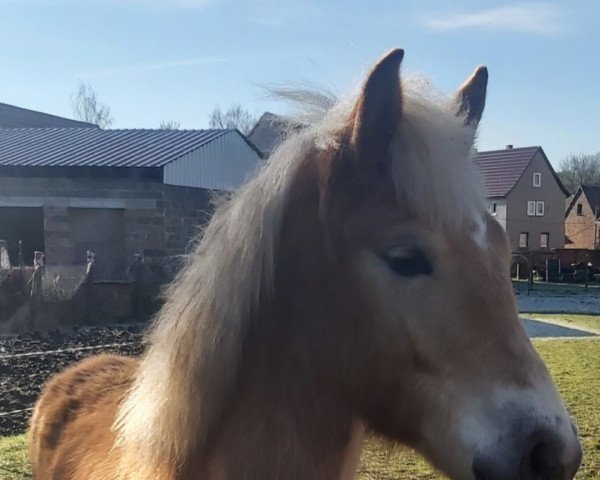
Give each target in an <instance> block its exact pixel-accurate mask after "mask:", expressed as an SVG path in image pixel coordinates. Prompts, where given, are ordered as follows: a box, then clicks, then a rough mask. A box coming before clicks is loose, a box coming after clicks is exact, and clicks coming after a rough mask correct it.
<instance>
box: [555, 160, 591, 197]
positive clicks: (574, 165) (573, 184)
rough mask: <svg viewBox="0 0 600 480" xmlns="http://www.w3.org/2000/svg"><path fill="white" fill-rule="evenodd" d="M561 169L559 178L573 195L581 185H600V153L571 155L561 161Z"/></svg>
mask: <svg viewBox="0 0 600 480" xmlns="http://www.w3.org/2000/svg"><path fill="white" fill-rule="evenodd" d="M559 168H560V171H559V172H558V176H559V177H560V179H561V181H562V182H563V184H564V185H565V187H566V188H567V189H568V190H569V191H570V192H571V193H575V191H576V190H577V189H578V188H579V187H580V186H581V185H596V184H600V152H598V153H596V154H593V155H588V154H583V153H579V154H571V155H569V156H568V157H565V158H563V159H562V160H561V161H560V164H559Z"/></svg>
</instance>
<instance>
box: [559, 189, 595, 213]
mask: <svg viewBox="0 0 600 480" xmlns="http://www.w3.org/2000/svg"><path fill="white" fill-rule="evenodd" d="M582 193H583V195H584V196H585V198H586V199H587V201H588V203H589V204H590V208H591V209H592V212H595V213H596V218H600V187H598V186H595V185H582V186H581V187H579V190H577V192H576V193H575V195H574V196H573V198H572V199H571V203H570V204H569V207H568V208H567V212H566V214H565V216H569V212H570V211H571V209H572V208H573V206H574V205H575V204H576V203H577V201H578V200H579V198H580V197H581V194H582Z"/></svg>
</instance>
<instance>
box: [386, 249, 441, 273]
mask: <svg viewBox="0 0 600 480" xmlns="http://www.w3.org/2000/svg"><path fill="white" fill-rule="evenodd" d="M385 261H386V262H387V264H388V265H389V266H390V268H391V269H392V270H393V271H394V273H395V274H396V275H401V276H403V277H416V276H418V275H431V273H432V272H433V268H432V266H431V263H429V260H428V259H427V257H426V256H425V254H424V253H423V251H422V250H420V249H419V248H417V247H395V248H392V249H391V250H390V251H388V253H387V254H386V256H385Z"/></svg>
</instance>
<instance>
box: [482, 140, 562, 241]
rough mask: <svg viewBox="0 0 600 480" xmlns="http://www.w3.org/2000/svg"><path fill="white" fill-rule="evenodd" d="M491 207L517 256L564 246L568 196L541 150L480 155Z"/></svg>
mask: <svg viewBox="0 0 600 480" xmlns="http://www.w3.org/2000/svg"><path fill="white" fill-rule="evenodd" d="M475 163H476V164H477V166H478V167H479V170H480V172H481V174H482V176H483V181H484V186H485V192H486V196H487V198H488V209H489V211H490V212H491V214H492V215H493V216H494V217H495V218H496V219H497V220H498V222H499V223H500V224H501V225H502V226H503V227H504V229H505V230H506V233H507V235H508V239H509V242H510V246H511V248H512V250H513V251H514V252H519V253H531V252H538V253H543V252H549V251H550V250H553V249H557V248H563V246H564V243H565V222H564V208H565V199H566V197H567V196H568V195H569V192H568V190H567V189H566V188H565V187H564V185H563V184H562V182H561V181H560V179H559V178H558V175H557V174H556V172H555V171H554V169H553V168H552V165H551V164H550V162H549V161H548V158H547V157H546V154H545V153H544V150H543V149H542V147H524V148H513V146H512V145H508V146H507V147H506V148H505V149H503V150H493V151H487V152H478V153H477V156H476V158H475Z"/></svg>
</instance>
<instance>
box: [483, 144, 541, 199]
mask: <svg viewBox="0 0 600 480" xmlns="http://www.w3.org/2000/svg"><path fill="white" fill-rule="evenodd" d="M539 149H540V147H524V148H510V149H504V150H491V151H488V152H477V156H476V157H475V164H476V165H477V166H478V167H479V171H480V172H481V174H482V176H483V183H484V186H485V193H486V195H487V196H488V197H505V196H506V195H508V193H509V192H510V191H511V190H512V189H513V187H514V186H515V185H516V184H517V182H518V181H519V178H521V175H523V172H524V171H525V169H526V168H527V165H529V162H531V160H532V159H533V157H534V156H535V154H536V153H537V151H538V150H539Z"/></svg>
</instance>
